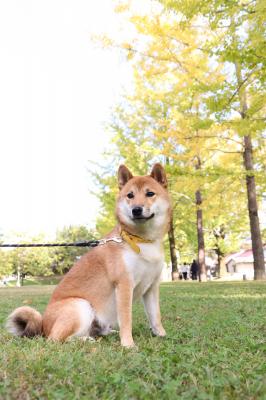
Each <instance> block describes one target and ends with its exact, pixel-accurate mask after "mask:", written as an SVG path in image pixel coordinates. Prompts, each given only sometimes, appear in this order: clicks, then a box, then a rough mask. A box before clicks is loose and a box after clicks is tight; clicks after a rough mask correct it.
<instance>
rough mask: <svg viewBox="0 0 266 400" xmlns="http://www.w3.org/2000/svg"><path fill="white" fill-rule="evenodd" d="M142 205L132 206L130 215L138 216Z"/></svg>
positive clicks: (140, 213)
mask: <svg viewBox="0 0 266 400" xmlns="http://www.w3.org/2000/svg"><path fill="white" fill-rule="evenodd" d="M142 211H143V209H142V207H134V208H132V215H133V217H140V216H141V215H142Z"/></svg>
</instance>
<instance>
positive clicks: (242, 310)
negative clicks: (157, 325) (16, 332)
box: [0, 282, 266, 400]
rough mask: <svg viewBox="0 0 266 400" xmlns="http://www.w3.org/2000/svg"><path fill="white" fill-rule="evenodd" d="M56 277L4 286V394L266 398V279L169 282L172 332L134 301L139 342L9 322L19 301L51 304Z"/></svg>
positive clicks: (165, 289) (0, 315) (0, 380)
mask: <svg viewBox="0 0 266 400" xmlns="http://www.w3.org/2000/svg"><path fill="white" fill-rule="evenodd" d="M52 290H53V287H52V286H39V287H38V286H32V287H31V286H28V287H25V288H19V289H16V288H3V289H0V323H1V327H0V366H1V367H0V399H17V400H23V399H64V400H65V399H71V400H72V399H88V400H93V399H108V400H112V399H189V400H190V399H222V400H224V399H237V400H238V399H241V400H242V399H253V400H257V399H266V282H264V283H257V282H239V283H236V282H226V283H217V282H210V283H206V284H205V283H201V284H199V283H197V282H180V283H169V284H162V285H161V308H162V315H163V323H164V326H165V328H166V331H167V333H168V337H167V339H161V338H154V337H152V336H151V334H150V332H149V328H148V325H147V323H146V318H145V315H144V312H143V310H142V305H141V304H136V306H135V308H134V328H133V334H134V338H135V342H136V344H137V345H138V350H125V349H122V348H121V347H120V345H119V339H118V335H116V334H115V335H112V336H109V337H107V338H103V339H102V340H100V341H97V342H94V343H92V342H81V341H79V340H75V341H73V342H70V343H64V344H58V343H48V342H47V341H46V340H45V339H43V338H34V339H26V338H24V339H20V338H13V337H11V336H10V335H9V334H8V333H6V331H5V329H4V327H3V324H4V322H5V319H6V317H7V315H8V314H9V313H10V312H11V311H12V310H13V309H14V308H15V307H17V306H20V305H22V304H28V305H31V306H33V307H36V308H37V309H38V310H40V311H42V310H44V308H45V305H46V303H47V300H48V298H49V296H50V293H51V291H52Z"/></svg>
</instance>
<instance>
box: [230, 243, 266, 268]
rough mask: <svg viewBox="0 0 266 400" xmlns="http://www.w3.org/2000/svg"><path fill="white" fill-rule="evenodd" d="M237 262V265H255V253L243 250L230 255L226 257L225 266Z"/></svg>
mask: <svg viewBox="0 0 266 400" xmlns="http://www.w3.org/2000/svg"><path fill="white" fill-rule="evenodd" d="M263 250H264V254H266V245H264V246H263ZM231 260H233V261H235V262H236V263H243V262H244V263H253V262H254V258H253V251H252V249H248V250H241V251H239V252H238V253H233V254H229V255H228V256H226V257H225V264H228V263H229V261H231Z"/></svg>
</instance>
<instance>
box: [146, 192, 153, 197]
mask: <svg viewBox="0 0 266 400" xmlns="http://www.w3.org/2000/svg"><path fill="white" fill-rule="evenodd" d="M146 196H147V197H153V196H155V193H154V192H147V193H146Z"/></svg>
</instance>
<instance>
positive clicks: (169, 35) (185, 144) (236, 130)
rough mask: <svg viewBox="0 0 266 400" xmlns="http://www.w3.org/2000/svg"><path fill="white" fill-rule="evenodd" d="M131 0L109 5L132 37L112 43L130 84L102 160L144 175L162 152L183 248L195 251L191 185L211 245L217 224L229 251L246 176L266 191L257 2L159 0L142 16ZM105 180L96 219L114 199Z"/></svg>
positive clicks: (238, 229)
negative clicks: (248, 147) (249, 163)
mask: <svg viewBox="0 0 266 400" xmlns="http://www.w3.org/2000/svg"><path fill="white" fill-rule="evenodd" d="M131 3H132V2H124V3H123V6H122V7H121V6H119V7H118V8H117V11H118V12H120V13H122V14H123V13H124V17H125V21H127V24H128V26H131V27H133V28H134V32H135V36H134V37H133V38H132V39H131V40H128V41H127V43H123V42H121V43H117V42H116V43H115V46H116V47H117V46H120V47H121V49H123V51H124V52H125V53H126V54H127V56H128V60H129V63H130V64H131V66H132V71H133V74H132V75H133V77H134V87H133V89H132V90H130V91H128V93H126V94H125V95H124V97H123V100H122V101H121V103H120V105H119V106H118V107H116V108H115V109H114V112H113V121H111V123H110V127H111V130H112V133H113V134H114V139H113V150H114V153H115V156H113V155H112V158H109V162H110V164H111V165H112V166H113V165H115V164H116V165H118V164H119V163H120V162H121V161H122V162H125V163H127V164H128V166H129V167H131V168H132V169H133V170H134V169H135V171H136V172H137V173H142V171H143V170H145V172H146V168H145V166H147V165H149V164H150V163H151V162H152V161H153V160H156V161H158V160H160V161H163V162H164V161H165V160H166V159H167V160H168V164H169V165H168V168H167V169H168V176H169V180H170V192H171V194H172V198H173V205H174V225H175V229H176V239H177V246H178V250H179V251H180V252H181V255H182V253H183V256H184V257H185V255H186V254H193V253H194V254H195V252H196V247H197V238H196V221H195V213H196V206H195V192H196V191H197V190H200V192H201V195H202V198H203V202H202V204H201V208H202V210H203V219H204V232H205V237H206V242H207V244H208V246H209V248H215V247H216V246H217V243H216V242H215V238H214V237H213V230H214V229H215V228H217V227H219V226H221V225H224V226H225V229H226V238H225V239H223V240H222V241H221V243H219V248H220V249H222V248H223V253H224V252H227V251H231V250H232V249H235V248H237V247H238V246H239V242H240V241H241V238H242V237H246V236H248V229H249V228H248V221H247V216H248V213H247V211H246V189H245V177H246V175H247V174H248V173H249V174H254V175H255V177H256V182H257V193H258V196H259V199H261V195H262V193H263V191H265V190H266V180H265V168H266V164H265V162H266V161H265V160H266V148H265V137H263V131H264V130H265V98H266V93H265V85H264V82H265V70H266V69H265V57H264V51H265V50H264V47H265V38H264V33H263V32H264V31H263V29H262V25H263V24H264V23H265V19H264V16H265V14H264V13H265V6H264V5H263V2H262V1H261V0H259V1H252V2H248V3H247V4H245V5H243V4H242V3H241V2H235V1H233V2H229V3H228V4H227V3H226V4H225V3H224V2H221V1H215V0H213V1H210V2H206V1H205V0H202V1H201V0H200V1H198V0H197V1H196V0H188V1H181V0H180V1H167V0H166V1H161V2H160V3H161V4H162V5H163V6H165V8H163V7H157V8H156V7H154V10H153V12H149V14H148V13H147V14H145V13H143V12H142V13H138V12H134V11H132V10H134V7H131V5H132V4H131ZM133 3H134V2H133ZM157 5H158V3H157ZM258 23H260V28H259V29H258V30H256V28H255V27H256V26H257V24H258ZM113 44H114V41H113V40H110V41H109V46H110V45H113ZM240 65H241V67H240ZM244 96H246V98H247V101H248V109H247V110H246V115H245V118H243V115H242V108H243V99H244ZM245 135H250V136H251V137H252V140H253V155H254V160H255V164H254V165H255V167H254V171H249V172H247V171H246V170H245V169H244V167H243V151H244V145H243V136H245ZM107 157H110V155H108V154H107ZM107 164H108V163H107ZM98 178H99V179H98V182H99V183H101V182H104V180H103V179H102V177H101V176H99V177H98ZM112 182H113V183H112V186H111V185H108V184H107V186H105V189H107V192H106V193H104V194H102V191H100V194H99V198H100V201H101V204H102V207H103V215H104V219H103V221H102V222H104V223H106V221H107V220H108V219H109V218H110V217H109V215H110V214H109V213H110V209H111V207H113V206H114V197H112V202H111V203H110V202H109V200H108V198H109V195H110V193H112V189H113V188H114V181H112ZM236 193H237V195H235V194H236ZM110 206H111V207H110ZM101 224H102V225H103V223H101Z"/></svg>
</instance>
